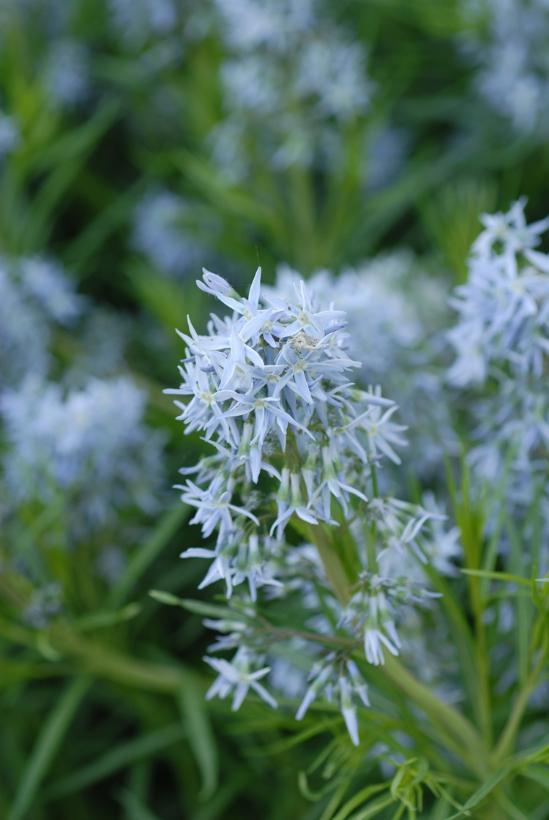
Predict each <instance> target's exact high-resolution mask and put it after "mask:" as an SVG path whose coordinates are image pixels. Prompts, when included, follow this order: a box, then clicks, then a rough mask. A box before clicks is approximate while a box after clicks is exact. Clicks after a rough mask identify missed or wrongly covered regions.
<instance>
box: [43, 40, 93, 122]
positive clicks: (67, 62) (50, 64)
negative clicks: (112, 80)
mask: <svg viewBox="0 0 549 820" xmlns="http://www.w3.org/2000/svg"><path fill="white" fill-rule="evenodd" d="M43 78H44V84H45V88H46V91H47V93H48V99H49V100H51V101H53V102H54V103H56V104H57V105H61V106H74V105H77V104H79V103H82V102H83V101H85V99H86V97H87V95H88V93H89V55H88V52H87V50H86V48H85V46H83V45H82V44H81V43H78V42H76V41H75V40H57V41H55V42H54V43H52V46H51V48H50V49H49V51H48V53H47V55H46V59H45V62H44V66H43Z"/></svg>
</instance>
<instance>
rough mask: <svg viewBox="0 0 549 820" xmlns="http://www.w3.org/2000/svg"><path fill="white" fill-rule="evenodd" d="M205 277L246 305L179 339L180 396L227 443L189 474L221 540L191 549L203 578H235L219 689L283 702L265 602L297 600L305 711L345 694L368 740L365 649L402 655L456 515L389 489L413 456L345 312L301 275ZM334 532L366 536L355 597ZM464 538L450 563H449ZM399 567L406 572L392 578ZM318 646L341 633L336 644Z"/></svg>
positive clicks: (201, 511)
mask: <svg viewBox="0 0 549 820" xmlns="http://www.w3.org/2000/svg"><path fill="white" fill-rule="evenodd" d="M197 284H198V286H199V287H200V289H201V290H203V291H205V292H206V293H208V294H210V295H212V296H214V297H215V298H216V299H217V300H218V301H219V302H221V303H222V304H223V305H224V306H226V307H227V308H229V310H230V311H231V313H230V314H229V315H228V316H225V317H224V318H220V317H218V316H217V315H215V314H212V315H211V317H210V320H209V322H208V327H207V333H206V334H199V333H198V332H197V331H196V330H195V328H194V327H193V325H192V323H191V321H190V320H189V331H188V332H187V333H183V332H181V333H180V336H181V337H182V339H183V341H184V342H185V345H186V351H185V357H184V358H183V360H182V362H181V366H180V368H179V370H180V375H181V384H180V386H179V387H178V388H175V389H171V390H168V391H166V392H168V393H170V394H172V395H174V396H175V403H176V405H177V406H178V407H179V409H180V411H181V413H180V415H179V419H180V420H181V421H182V422H183V423H184V425H185V429H186V432H187V433H192V432H200V433H201V434H202V437H203V439H204V440H205V442H206V443H208V444H209V445H210V447H211V448H212V450H213V452H212V450H211V451H210V453H208V454H206V455H204V456H203V457H202V458H201V459H200V461H199V462H198V464H197V465H195V466H194V467H190V468H185V469H183V470H181V472H182V473H183V475H186V476H189V477H188V478H187V479H186V481H185V482H184V483H183V484H181V485H178V488H179V489H180V490H181V492H182V500H183V501H184V502H186V503H187V504H189V505H190V506H192V507H194V508H195V509H196V513H195V516H194V518H193V519H192V523H196V524H200V525H201V527H202V533H203V536H204V538H206V539H209V540H210V544H209V545H207V546H204V547H194V548H191V549H187V550H185V552H184V553H183V557H185V558H202V559H208V560H210V566H209V569H208V571H207V573H206V575H205V577H204V579H203V581H202V583H201V585H200V586H201V587H204V586H207V585H209V584H212V583H216V582H218V581H223V582H224V584H225V590H226V596H227V598H228V599H229V607H230V609H231V611H232V612H233V613H234V614H233V615H231V617H227V616H226V614H224V615H223V617H222V618H221V619H219V620H217V621H211V620H210V621H207V622H206V625H207V626H210V627H211V628H213V629H215V630H216V631H218V632H220V633H221V636H220V637H219V638H218V639H217V641H216V642H215V643H214V644H213V646H212V647H211V651H213V652H218V651H235V650H236V654H235V655H234V657H233V660H232V661H230V662H229V661H221V660H216V659H212V658H211V657H209V658H208V659H207V660H208V663H209V664H210V665H211V666H212V667H214V668H215V670H216V671H217V672H218V675H219V677H218V678H217V680H216V682H215V683H214V685H213V686H212V688H211V690H210V696H213V695H219V696H220V697H226V696H228V695H230V694H231V695H232V696H233V708H238V707H239V706H240V704H241V702H242V700H243V698H244V697H245V695H246V693H247V692H248V691H249V690H250V689H251V690H253V691H255V692H256V694H258V695H259V697H261V698H262V699H263V700H266V701H267V702H271V701H272V698H271V696H270V695H269V694H268V693H267V692H266V690H265V689H264V687H263V686H262V684H259V683H258V681H259V680H262V679H263V678H267V676H268V674H269V672H270V670H271V666H270V658H271V657H277V656H278V655H277V653H276V652H274V654H273V653H272V652H271V650H272V648H273V647H272V644H273V642H274V643H276V642H277V641H278V642H280V639H281V638H280V634H279V632H277V630H276V629H275V630H274V632H270V625H269V622H268V621H265V616H264V615H263V614H262V613H263V609H262V607H263V606H264V605H266V606H267V610H266V611H267V613H268V611H269V604H272V605H273V606H275V607H276V606H277V605H281V604H282V602H284V601H295V602H296V606H298V608H299V609H300V613H301V614H300V616H299V617H300V619H301V621H302V624H303V627H304V628H306V629H307V630H313V633H308V634H313V647H312V651H311V652H310V653H309V655H307V653H305V655H304V656H303V657H309V659H310V665H313V664H314V666H313V669H312V671H311V678H312V683H311V686H310V687H309V688H308V689H307V690H306V692H305V694H304V697H303V700H302V704H301V706H300V708H299V709H298V714H297V716H298V718H301V717H303V715H304V714H305V712H306V710H307V709H308V707H309V705H310V704H311V703H312V701H313V700H314V699H315V698H316V697H318V696H319V695H320V694H323V695H324V696H325V697H326V698H327V699H328V700H334V701H336V702H337V703H338V705H339V707H340V709H341V712H342V715H343V718H344V721H345V724H346V726H347V729H348V731H349V734H350V736H351V739H352V741H353V743H358V722H357V713H356V707H357V704H358V703H362V705H363V706H365V705H367V703H368V698H367V688H366V684H365V682H364V680H363V678H362V675H361V672H360V669H359V665H357V663H356V662H355V660H354V659H353V653H354V652H358V651H359V650H360V647H362V650H363V653H364V657H365V659H366V661H367V662H368V663H371V664H374V665H377V664H381V663H383V662H384V652H389V653H393V654H398V652H399V649H400V646H401V641H400V637H399V634H398V631H397V629H398V627H399V626H400V625H402V623H403V621H404V620H405V619H403V616H402V613H401V610H402V608H403V607H410V606H417V605H420V606H424V605H425V604H426V603H428V602H429V601H430V599H431V598H432V597H433V593H431V592H430V591H429V590H428V589H427V588H426V586H425V584H422V583H421V581H422V580H423V579H422V576H421V571H420V570H417V569H416V570H415V572H413V571H412V570H411V569H410V567H415V566H416V565H418V566H421V565H422V564H424V563H425V561H426V555H428V554H431V553H436V552H437V550H436V545H430V547H429V544H430V541H429V532H428V529H429V526H430V523H431V522H433V523H436V525H437V526H438V532H439V534H441V533H442V531H443V530H442V526H441V524H440V522H441V520H442V519H443V517H444V516H441V515H440V514H439V513H438V511H436V510H433V511H431V510H427V509H423V508H422V507H418V506H417V505H414V504H410V503H407V502H403V501H399V500H398V499H395V498H391V497H381V496H379V495H378V484H377V473H378V470H381V469H382V468H383V465H384V463H386V462H387V463H393V464H394V465H399V464H400V456H399V454H398V452H397V450H398V449H400V447H401V446H402V445H403V444H404V439H403V430H404V428H403V427H402V425H400V424H398V423H397V422H396V421H395V414H396V411H397V406H396V404H395V403H394V402H393V401H391V400H390V399H387V398H384V397H383V396H382V394H381V391H380V389H379V388H378V387H370V388H368V389H361V388H359V387H357V386H355V385H354V384H353V381H352V374H353V373H357V372H359V369H360V365H359V362H357V361H355V360H354V359H353V358H351V357H350V355H349V353H348V347H349V344H350V340H349V335H348V333H347V324H346V315H345V312H344V311H343V310H340V309H338V308H336V307H335V306H334V305H333V304H330V303H329V302H328V303H327V305H326V306H325V305H323V304H322V303H321V301H320V300H318V299H317V298H316V294H315V293H314V290H309V289H308V288H307V287H306V285H305V283H304V282H303V281H301V280H295V281H292V283H291V286H289V287H288V288H287V289H286V290H284V291H283V290H281V289H276V288H275V289H273V288H262V286H261V270H260V269H258V270H257V272H256V274H255V276H254V279H253V281H252V284H251V286H250V289H249V293H248V295H247V296H244V297H243V296H240V295H239V294H238V293H237V292H236V290H235V289H234V288H233V287H232V286H231V284H230V283H229V282H227V281H226V280H225V279H223V278H222V277H220V276H218V275H217V274H214V273H211V272H210V271H206V270H205V271H204V274H203V278H202V280H201V281H199V282H198V283H197ZM332 531H333V532H336V533H337V532H339V531H341V533H342V535H341V537H342V538H349V537H352V539H353V540H354V546H353V551H354V555H355V558H354V559H353V560H354V562H355V564H354V565H355V567H356V568H357V576H356V578H355V581H354V583H352V584H351V585H350V587H349V590H348V596H347V594H345V595H346V599H343V598H342V597H341V594H342V590H339V593H340V594H339V596H338V595H337V594H335V593H334V589H333V588H332V587H331V585H330V583H329V581H328V578H327V574H326V568H325V566H324V564H323V561H322V560H320V559H319V554H318V552H317V549H316V547H315V546H313V542H314V541H315V539H314V534H315V533H325V534H326V533H328V532H332ZM308 536H311V541H310V542H309V540H308ZM296 537H297V539H298V540H299V539H301V540H302V543H299V542H298V543H295V540H296ZM322 537H327V536H326V535H323V536H322ZM303 538H305V539H306V540H305V543H303ZM453 547H455V544H454V542H453V541H452V547H450V546H448V545H447V546H446V548H445V550H446V552H445V556H444V561H441V564H443V565H444V566H445V567H447V569H448V571H450V572H451V571H453V565H452V564H451V561H449V558H450V557H451V558H453V557H455V555H456V553H457V549H455V550H453ZM372 549H373V554H372ZM388 554H390V555H391V556H392V560H389V559H387V558H386V556H387V555H388ZM394 556H397V557H396V559H395V557H394ZM395 565H398V571H397V572H395V574H394V575H393V576H392V577H389V576H388V575H383V576H382V575H380V574H379V572H378V567H381V566H384V567H386V569H387V572H388V571H389V569H394V567H395ZM407 573H409V574H410V576H412V575H413V579H412V580H409V579H408V578H407V577H406V575H407ZM225 613H226V610H225ZM334 627H335V628H336V629H337V632H338V637H337V638H336V643H337V645H338V648H337V651H335V650H333V651H332V648H333V647H332V646H331V643H330V642H332V641H333V630H334ZM283 633H284V630H283ZM315 641H319V642H320V643H321V644H322V643H323V642H325V641H327V642H328V649H327V650H326V651H325V650H324V649H322V650H319V647H318V644H315ZM270 698H271V699H270ZM271 705H274V702H271Z"/></svg>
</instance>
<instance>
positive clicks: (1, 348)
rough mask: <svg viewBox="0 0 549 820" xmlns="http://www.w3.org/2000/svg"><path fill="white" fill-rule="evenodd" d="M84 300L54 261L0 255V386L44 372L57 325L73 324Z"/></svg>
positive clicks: (15, 382)
mask: <svg viewBox="0 0 549 820" xmlns="http://www.w3.org/2000/svg"><path fill="white" fill-rule="evenodd" d="M83 304H84V301H83V299H82V298H81V297H80V296H78V295H77V294H76V293H75V292H74V289H73V288H72V286H71V283H70V281H69V279H68V278H67V276H66V274H65V273H64V271H63V270H62V269H61V268H60V267H59V266H58V265H56V264H55V263H53V262H51V261H49V260H46V259H41V258H39V257H30V258H29V257H23V258H18V259H13V258H6V257H4V258H0V392H1V390H2V389H4V387H7V386H10V385H15V384H18V383H19V382H21V381H22V380H23V379H24V378H25V377H27V376H29V375H30V374H34V375H38V376H43V375H44V374H45V373H46V370H47V365H48V360H49V345H50V338H51V330H52V327H53V325H54V324H55V323H60V324H70V323H71V322H72V321H73V320H74V319H75V318H76V317H77V316H78V315H79V313H80V311H81V309H82V307H83Z"/></svg>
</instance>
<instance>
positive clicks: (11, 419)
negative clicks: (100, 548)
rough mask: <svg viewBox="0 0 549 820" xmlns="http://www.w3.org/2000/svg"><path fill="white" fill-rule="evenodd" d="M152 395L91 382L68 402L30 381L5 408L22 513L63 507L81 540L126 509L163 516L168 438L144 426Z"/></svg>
mask: <svg viewBox="0 0 549 820" xmlns="http://www.w3.org/2000/svg"><path fill="white" fill-rule="evenodd" d="M144 407H145V395H144V393H143V392H142V391H141V390H140V389H138V388H137V387H136V386H135V385H134V384H133V383H132V382H131V381H130V380H129V379H128V378H118V379H113V380H112V381H101V380H91V381H90V382H89V383H88V384H87V385H86V386H85V387H84V388H82V389H78V390H73V391H71V392H69V393H68V394H67V395H64V392H63V390H62V388H61V386H60V385H58V384H54V383H44V382H42V381H40V380H36V379H32V378H31V379H27V380H26V381H25V382H23V384H22V385H21V387H19V388H18V389H16V390H6V391H5V392H4V394H3V395H2V398H1V400H0V420H1V421H2V423H3V428H4V429H3V436H4V438H5V440H6V443H7V445H8V446H7V448H6V452H5V455H4V460H3V461H4V463H3V468H4V479H5V485H6V486H5V492H6V493H7V497H8V498H9V500H10V504H11V505H12V507H13V508H14V509H17V508H20V507H22V506H23V505H26V504H32V503H34V504H37V503H39V504H42V505H51V504H53V503H56V502H60V501H63V503H64V504H66V505H67V511H68V512H69V517H70V521H71V525H70V527H69V531H70V535H71V536H72V537H73V538H78V537H79V535H80V534H81V533H90V532H92V531H94V530H97V528H99V527H104V526H106V525H108V524H109V523H110V522H111V521H112V520H113V518H115V516H116V515H117V514H118V512H119V511H120V509H122V508H129V507H131V508H134V507H139V508H142V509H145V510H149V511H151V510H152V509H154V508H155V493H156V490H157V487H158V483H159V478H160V476H161V461H160V455H161V447H162V438H161V437H159V436H158V435H155V434H152V433H151V431H150V430H149V429H148V427H147V426H146V425H145V423H144V420H143V414H144Z"/></svg>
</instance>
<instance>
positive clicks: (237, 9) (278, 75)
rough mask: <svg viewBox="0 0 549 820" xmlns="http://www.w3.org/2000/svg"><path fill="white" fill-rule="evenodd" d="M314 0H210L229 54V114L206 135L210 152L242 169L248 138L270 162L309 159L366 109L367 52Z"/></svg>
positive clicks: (228, 166) (331, 145)
mask: <svg viewBox="0 0 549 820" xmlns="http://www.w3.org/2000/svg"><path fill="white" fill-rule="evenodd" d="M321 6H322V4H321V3H320V2H318V1H317V0H310V2H296V0H284V2H281V3H278V2H273V0H269V2H267V3H262V2H258V0H238V2H226V0H216V7H217V10H218V15H219V32H220V36H221V38H222V40H224V41H225V46H226V48H227V49H228V50H229V57H228V59H227V60H226V61H225V62H224V64H223V66H222V72H221V79H222V85H223V92H224V93H223V96H224V100H225V104H226V106H227V110H228V112H229V114H228V116H227V117H226V118H225V119H224V120H223V121H222V122H221V123H220V124H219V126H218V127H217V128H216V129H215V131H214V132H213V134H212V146H213V156H214V159H215V160H216V161H217V162H218V163H221V164H222V166H223V168H224V170H226V171H227V173H228V174H229V175H231V176H234V175H235V174H236V175H237V176H238V175H239V174H240V175H241V174H245V173H247V165H248V162H247V159H246V155H247V153H248V138H249V135H250V134H252V133H255V134H256V135H257V136H258V137H259V139H260V141H261V140H264V141H265V143H266V144H265V145H264V146H263V148H266V149H267V151H266V156H268V157H269V161H270V162H272V163H273V164H274V166H275V167H278V168H284V167H287V166H290V165H293V164H297V165H302V166H307V165H311V164H312V163H313V162H314V161H315V159H318V155H319V154H323V155H326V156H328V155H329V154H330V153H333V151H334V149H335V150H337V143H338V140H339V137H340V134H339V130H338V129H337V128H333V122H339V123H341V124H345V123H348V122H349V121H351V120H355V119H356V118H357V117H361V116H363V115H364V114H365V113H366V112H367V111H368V110H369V108H370V105H371V99H372V96H373V92H374V85H373V83H372V81H371V80H370V79H369V77H368V73H367V68H366V60H367V55H366V52H365V50H364V48H363V46H362V45H361V44H359V43H358V42H356V41H355V40H354V39H353V38H352V36H350V34H349V33H348V32H347V31H345V29H344V28H342V27H341V26H340V25H334V24H333V23H332V24H330V23H326V20H324V19H323V17H324V15H323V14H322V8H321Z"/></svg>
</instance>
